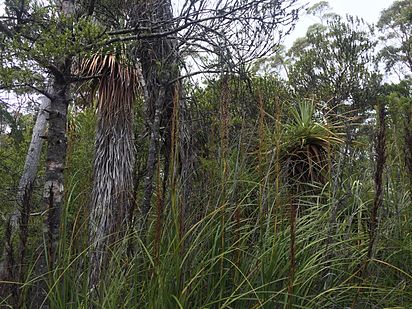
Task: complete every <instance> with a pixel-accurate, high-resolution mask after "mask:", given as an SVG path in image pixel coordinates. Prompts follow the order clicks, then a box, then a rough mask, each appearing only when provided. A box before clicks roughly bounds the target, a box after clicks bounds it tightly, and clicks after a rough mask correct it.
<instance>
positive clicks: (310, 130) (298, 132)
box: [282, 101, 343, 185]
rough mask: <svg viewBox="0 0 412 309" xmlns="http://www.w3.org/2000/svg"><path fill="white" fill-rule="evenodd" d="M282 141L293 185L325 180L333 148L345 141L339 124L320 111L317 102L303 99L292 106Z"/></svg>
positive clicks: (289, 177)
mask: <svg viewBox="0 0 412 309" xmlns="http://www.w3.org/2000/svg"><path fill="white" fill-rule="evenodd" d="M290 116H291V117H290V122H289V123H288V124H287V125H286V126H285V136H284V137H285V138H284V143H283V145H282V149H283V155H282V158H283V161H284V163H285V167H286V168H287V177H288V180H289V181H288V182H289V183H290V184H293V185H297V184H302V183H303V184H313V183H321V184H323V183H324V182H325V177H324V175H325V172H326V171H327V170H328V166H329V164H330V155H331V151H332V150H333V149H334V148H335V146H336V145H339V144H341V143H342V142H343V140H342V139H341V138H340V134H338V133H336V132H335V131H336V130H337V128H338V125H337V124H336V123H335V124H333V123H331V122H330V121H329V119H327V118H328V117H327V116H325V115H323V116H321V114H320V113H319V114H317V110H316V105H315V104H314V103H313V102H311V101H302V102H299V103H298V104H297V106H294V107H292V108H291V109H290Z"/></svg>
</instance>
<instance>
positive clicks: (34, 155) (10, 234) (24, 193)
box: [0, 97, 50, 305]
mask: <svg viewBox="0 0 412 309" xmlns="http://www.w3.org/2000/svg"><path fill="white" fill-rule="evenodd" d="M41 101H42V103H41V104H40V109H39V112H38V114H37V119H36V123H35V125H34V127H33V133H32V138H31V142H30V145H29V150H28V153H27V156H26V161H25V163H24V169H23V174H22V176H21V178H20V182H19V187H18V191H17V208H16V209H15V210H14V212H13V213H12V214H10V216H9V217H8V219H7V223H6V231H7V233H6V234H7V237H5V238H6V241H5V248H4V252H3V262H2V264H1V265H0V281H14V282H21V281H22V280H23V278H24V268H23V265H24V259H25V255H26V242H27V236H28V219H29V215H30V211H31V197H32V192H33V186H34V181H35V179H36V175H37V170H38V166H39V161H40V154H41V149H42V145H43V140H44V134H45V130H46V120H47V119H46V116H47V112H46V110H47V109H48V108H49V106H50V100H49V99H48V98H46V97H43V98H42V99H41ZM17 234H18V235H19V237H20V241H19V251H18V256H16V253H15V252H14V248H13V245H12V244H13V241H12V240H13V239H15V238H17V237H18V236H17ZM5 290H8V287H6V285H2V288H1V289H0V296H1V297H2V298H4V299H5V297H6V296H7V295H6V294H5V293H7V292H6V291H5ZM18 291H19V289H17V288H16V289H15V290H14V296H15V297H16V299H15V300H14V303H15V304H16V305H17V304H18V299H19V293H18Z"/></svg>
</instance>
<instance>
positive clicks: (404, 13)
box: [378, 0, 412, 75]
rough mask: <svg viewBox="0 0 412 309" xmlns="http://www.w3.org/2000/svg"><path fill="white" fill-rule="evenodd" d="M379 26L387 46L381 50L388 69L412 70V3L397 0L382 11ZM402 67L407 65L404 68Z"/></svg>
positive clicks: (400, 71) (398, 70)
mask: <svg viewBox="0 0 412 309" xmlns="http://www.w3.org/2000/svg"><path fill="white" fill-rule="evenodd" d="M378 28H379V30H380V31H381V32H382V33H383V36H382V38H381V40H382V41H383V42H385V46H384V47H383V49H382V50H381V51H380V57H381V59H383V60H384V62H385V65H386V69H387V70H388V71H389V70H392V69H394V70H395V71H397V72H398V73H402V72H403V73H404V74H406V75H408V74H411V72H412V35H411V33H412V3H411V1H410V0H397V1H395V2H394V3H393V4H392V5H391V6H390V7H389V8H387V9H385V10H383V11H382V13H381V17H380V19H379V22H378ZM402 67H406V70H403V68H402Z"/></svg>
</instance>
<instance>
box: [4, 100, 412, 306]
mask: <svg viewBox="0 0 412 309" xmlns="http://www.w3.org/2000/svg"><path fill="white" fill-rule="evenodd" d="M275 103H276V102H275ZM278 103H279V102H277V103H276V104H278ZM258 106H259V105H258ZM264 108H265V106H264V105H263V104H262V103H260V106H259V109H260V118H258V119H257V121H256V123H253V124H252V125H251V124H250V123H247V122H246V121H243V122H242V123H241V128H240V130H239V131H237V133H238V135H239V136H238V137H237V138H236V139H231V138H230V136H231V134H232V133H231V132H230V131H229V130H228V131H226V132H224V134H225V135H227V140H226V141H225V143H226V144H225V145H224V147H225V149H224V151H225V152H226V154H225V158H219V157H213V156H212V157H211V158H204V159H202V160H200V161H199V163H198V165H197V166H198V171H197V175H200V176H196V177H195V182H194V184H193V187H194V189H193V190H194V194H193V198H192V199H191V203H192V204H191V205H190V209H192V210H193V211H191V212H188V213H186V215H187V216H186V217H185V218H184V220H185V224H186V225H185V229H182V228H181V226H180V223H179V222H180V220H181V219H182V218H181V214H180V213H179V206H180V187H179V184H178V182H172V184H171V185H170V186H168V190H167V192H165V193H164V192H162V190H161V189H160V187H158V190H157V194H158V195H159V196H158V197H157V198H158V199H159V198H160V197H161V196H162V195H163V194H165V196H166V198H165V200H164V201H161V202H162V208H156V207H153V211H152V212H151V213H150V216H149V218H148V231H147V233H146V235H145V238H144V239H142V238H141V237H142V233H141V231H139V230H130V231H129V232H128V233H127V234H126V235H125V236H124V238H122V239H121V240H119V241H118V242H117V243H115V244H110V247H109V250H110V251H111V253H110V257H111V261H110V262H109V263H108V269H107V272H106V277H105V280H103V281H102V283H101V285H100V286H99V288H98V293H97V295H96V294H95V293H92V291H90V290H89V288H88V274H89V265H88V251H89V246H90V244H88V237H87V233H85V231H87V209H86V208H85V206H86V205H87V204H86V203H85V201H86V200H87V194H88V193H87V192H89V191H88V189H87V187H86V183H87V181H85V179H84V178H85V177H87V173H86V172H85V171H84V170H81V169H80V170H79V169H78V168H76V167H79V166H82V164H84V162H82V159H81V158H82V156H83V159H84V160H85V161H86V160H87V156H88V155H89V150H87V151H86V150H84V151H83V152H77V155H76V156H74V155H73V156H72V157H73V158H74V157H76V161H73V162H72V164H71V165H70V166H71V167H72V173H73V174H71V175H70V176H71V177H68V179H69V181H68V187H69V190H68V193H67V196H66V200H67V202H66V204H65V211H64V212H63V220H62V233H63V235H64V237H62V238H61V240H60V244H59V249H58V250H59V252H58V256H59V257H60V258H59V259H58V264H57V265H56V267H55V269H54V271H53V272H52V273H50V274H48V281H47V283H48V288H49V293H48V303H49V304H50V306H51V308H91V307H95V308H336V309H338V308H348V307H351V306H352V304H353V300H354V299H355V298H357V301H356V305H357V308H409V307H411V306H412V288H411V286H412V285H411V282H412V272H411V269H412V242H411V240H410V232H409V231H411V230H412V220H411V212H412V209H411V207H410V203H411V201H410V199H409V195H408V191H407V189H405V188H407V186H405V185H403V184H399V183H398V182H397V181H396V179H393V178H392V177H395V176H393V175H394V173H387V174H385V176H384V177H386V178H385V179H386V182H385V183H386V185H385V186H384V187H383V190H382V194H383V204H382V207H381V208H380V209H379V210H378V211H377V213H376V215H377V218H378V219H379V220H377V221H376V222H379V224H378V225H377V227H376V229H377V230H379V233H376V235H377V236H376V239H375V247H374V254H373V256H368V248H369V244H370V235H369V229H368V224H369V210H370V209H371V206H372V205H373V200H374V190H373V188H374V178H373V171H374V167H373V164H372V162H371V163H362V164H363V165H362V167H363V168H362V169H360V168H358V169H357V168H354V169H353V172H351V173H350V174H349V173H347V169H345V167H344V165H342V166H343V167H342V166H340V167H339V168H337V165H336V164H338V163H339V161H338V160H337V159H336V158H337V157H336V156H335V157H333V156H331V157H329V158H328V160H329V162H330V163H331V164H333V167H331V168H329V169H328V171H327V173H329V175H328V177H325V179H326V181H325V183H324V184H322V185H320V184H319V183H312V184H311V185H310V187H309V188H308V187H306V189H305V190H303V189H302V190H299V191H297V192H293V198H289V193H290V192H291V190H290V188H288V187H287V185H288V183H287V179H285V174H284V172H285V171H284V169H285V166H284V164H283V163H282V151H281V149H280V147H281V145H285V143H284V140H282V139H283V138H284V132H282V124H281V123H280V122H281V120H282V119H283V117H282V114H281V112H280V109H281V108H283V107H281V106H280V104H278V105H277V106H275V110H277V112H276V114H275V115H274V116H273V121H272V120H271V119H272V118H271V117H272V116H271V115H268V114H267V113H265V112H264ZM263 115H265V116H263ZM273 125H274V127H275V129H276V130H274V127H273ZM218 129H219V127H218ZM220 129H221V130H227V128H226V127H223V128H222V127H221V128H220ZM256 132H257V133H256ZM83 133H85V132H83ZM89 134H92V133H90V132H89ZM256 135H258V138H259V139H258V140H257V144H258V146H257V147H256ZM210 143H215V141H213V140H212V139H211V140H210ZM208 146H210V149H211V150H213V149H215V150H216V152H219V149H218V147H215V146H216V145H208ZM362 147H363V148H362ZM256 149H258V151H256ZM273 149H274V151H273ZM357 151H358V152H359V153H363V152H365V151H367V148H366V146H359V149H355V150H354V153H353V154H352V155H353V157H354V158H355V159H356V157H357V156H359V157H360V155H359V153H357ZM213 155H215V154H213ZM217 156H218V155H217ZM219 159H222V160H223V159H224V164H221V162H222V161H219ZM344 159H345V158H344ZM174 160H175V161H174V162H171V168H174V167H173V166H174V164H177V162H176V160H177V159H176V158H174ZM388 160H389V162H388V166H390V163H391V162H390V160H393V158H391V157H388ZM257 163H258V164H257ZM222 166H223V168H222ZM76 170H77V172H75V171H76ZM336 171H339V175H336V174H333V173H337V172H336ZM161 172H162V171H161V170H158V172H157V174H158V175H157V176H158V182H159V183H160V181H161V179H160V178H161V174H162V173H161ZM76 173H82V175H83V176H82V178H79V177H77V176H76V175H77V174H76ZM336 177H339V179H340V180H341V182H339V183H337V184H336V181H335V179H336ZM302 188H303V187H302ZM332 190H333V191H332ZM288 192H289V193H288ZM292 206H293V207H294V208H295V211H296V212H294V213H292V217H291V212H290V209H291V207H292ZM263 209H264V211H262V210H263ZM196 210H198V211H196ZM332 216H333V218H334V220H333V221H332V220H331V217H332ZM291 218H293V222H292V223H293V224H291ZM160 220H161V222H159V221H160ZM331 222H332V223H331ZM182 231H184V232H182ZM113 239H115V237H114V238H113ZM130 246H132V247H133V250H131V251H130ZM291 248H293V257H291ZM127 252H133V254H127ZM331 252H332V253H333V254H331ZM30 254H31V256H32V257H33V261H34V259H35V257H36V254H35V253H34V252H30ZM368 258H369V264H368V276H363V277H361V274H360V273H359V265H362V263H364V261H365V260H366V259H368ZM27 269H28V270H29V271H28V274H27V276H26V278H25V280H24V282H20V283H19V285H18V287H19V289H21V291H22V293H21V295H23V298H24V300H23V302H22V308H30V307H31V306H30V293H31V287H32V286H34V285H35V284H36V282H38V281H39V280H40V278H37V277H36V276H35V274H34V273H33V272H31V271H30V269H32V267H30V265H29V266H28V268H27ZM291 273H292V274H293V275H291ZM359 291H362V292H361V293H359ZM92 294H93V297H91V295H92ZM7 302H8V300H7V299H5V300H1V301H0V304H1V305H6V304H7Z"/></svg>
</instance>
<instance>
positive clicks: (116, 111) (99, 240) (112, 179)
mask: <svg viewBox="0 0 412 309" xmlns="http://www.w3.org/2000/svg"><path fill="white" fill-rule="evenodd" d="M125 60H126V59H125V58H124V57H121V56H119V55H115V54H96V55H94V56H92V57H91V58H89V59H88V60H87V61H85V62H84V63H83V66H82V67H83V70H82V71H83V72H84V73H85V75H88V76H98V77H99V82H98V85H97V86H98V91H97V102H98V104H97V128H96V139H95V156H94V173H93V191H92V197H91V203H90V219H89V241H90V248H91V249H90V274H89V285H90V287H91V288H94V287H95V286H96V285H97V284H98V283H99V281H100V280H101V276H102V272H103V269H104V268H105V267H106V264H107V263H108V252H109V249H108V248H110V246H111V244H112V243H113V242H115V241H116V240H118V239H120V237H119V235H122V234H123V232H124V231H125V227H126V226H127V221H128V220H127V219H128V217H129V215H130V211H131V207H132V203H133V166H134V157H135V156H134V143H133V102H134V100H135V96H136V94H137V89H138V81H139V79H138V76H139V72H138V71H137V70H138V69H137V68H135V67H133V66H131V65H127V63H126V61H125Z"/></svg>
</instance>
